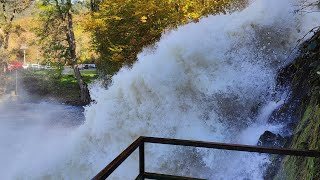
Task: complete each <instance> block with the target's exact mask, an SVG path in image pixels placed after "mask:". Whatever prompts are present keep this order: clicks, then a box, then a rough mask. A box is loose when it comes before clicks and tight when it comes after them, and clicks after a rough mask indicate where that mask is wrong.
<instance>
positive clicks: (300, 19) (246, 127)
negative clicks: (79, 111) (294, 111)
mask: <svg viewBox="0 0 320 180" xmlns="http://www.w3.org/2000/svg"><path fill="white" fill-rule="evenodd" d="M298 4H299V1H294V0H291V1H290V0H281V1H279V0H256V1H253V2H252V3H251V5H249V6H248V7H247V8H246V9H244V10H242V11H241V12H234V13H231V14H226V15H216V16H209V17H207V18H203V19H201V20H200V22H198V23H190V24H188V25H185V26H182V27H180V28H178V29H177V30H174V31H171V32H168V33H166V34H164V35H163V36H162V39H161V40H160V41H159V42H158V43H157V44H156V49H155V50H153V51H152V52H150V51H147V50H146V51H145V52H142V53H141V54H140V55H139V57H138V58H139V60H138V62H137V63H136V64H135V65H134V66H133V67H132V68H131V69H127V68H123V69H122V70H121V71H120V72H119V73H118V74H117V75H115V76H114V77H113V79H112V84H111V85H110V86H109V87H108V89H107V90H106V89H104V88H102V87H99V86H92V88H91V93H92V96H93V98H94V99H95V100H96V103H94V104H92V105H90V106H88V107H86V108H85V122H84V123H83V124H82V125H79V126H78V127H77V128H75V127H74V126H73V125H71V126H70V124H69V125H68V123H67V126H65V125H63V124H64V123H63V122H61V121H59V122H58V123H57V122H54V123H53V124H55V125H54V126H50V125H52V121H50V120H49V122H48V121H47V120H46V119H45V118H41V119H38V118H35V120H32V121H34V122H31V123H29V122H28V123H26V122H25V121H23V120H20V119H19V118H18V120H17V121H16V120H12V121H8V119H6V117H7V116H6V112H4V113H3V114H2V115H0V117H1V124H2V123H3V124H5V126H1V128H4V131H1V132H0V137H1V153H0V154H1V155H0V157H1V159H3V158H5V160H6V161H2V162H1V164H0V167H1V170H2V172H1V174H4V175H5V177H6V178H8V179H89V178H91V177H92V176H94V175H95V174H96V173H97V172H98V171H99V170H101V169H102V168H103V167H104V166H105V165H106V164H107V163H109V162H110V161H111V160H112V159H113V158H114V157H116V156H117V155H118V154H119V153H120V152H121V151H122V150H124V149H125V148H126V147H127V146H128V145H129V144H130V143H131V142H132V141H133V140H135V139H136V138H137V137H139V136H142V135H143V136H158V137H170V138H182V139H194V140H204V141H217V142H232V143H242V144H253V145H254V144H256V143H257V141H258V138H259V136H260V135H261V134H262V133H263V132H264V131H265V130H271V131H274V132H279V130H280V129H281V126H280V125H279V126H272V125H269V124H267V119H268V117H269V116H270V114H271V113H272V111H273V110H275V109H276V108H278V107H279V106H281V104H282V103H283V101H284V98H283V97H286V92H275V84H276V82H275V77H276V73H277V71H278V70H279V69H280V68H281V67H283V66H284V65H285V64H286V63H288V62H289V61H290V59H289V60H288V59H287V57H288V56H289V54H290V52H291V50H292V48H293V47H294V46H295V45H296V41H297V40H298V39H299V38H300V37H302V36H303V35H304V34H305V33H306V32H307V31H308V30H309V29H311V28H312V27H314V26H316V25H317V24H319V22H320V21H319V17H320V16H319V14H318V13H308V14H305V15H301V14H297V13H294V12H295V9H296V8H297V6H296V5H298ZM32 106H33V105H32ZM19 108H23V107H19ZM58 108H61V107H58ZM62 108H63V109H61V112H65V108H66V107H65V106H63V107H62ZM32 111H33V110H32ZM59 111H60V110H59ZM44 113H46V112H44ZM48 113H49V114H50V112H48ZM53 113H54V112H53ZM57 114H60V113H57ZM3 117H5V118H4V119H6V120H3ZM13 117H16V116H15V115H14V116H13ZM32 117H33V116H32ZM35 117H37V116H35ZM46 117H50V115H46ZM13 119H16V118H13ZM61 119H74V117H73V116H71V117H61ZM16 123H22V124H23V125H22V127H21V126H15V124H16ZM39 123H40V124H41V125H40V128H39V127H38V126H39ZM30 124H33V125H32V126H31V125H30ZM57 124H58V125H57ZM71 124H72V123H71ZM7 126H8V127H11V128H5V127H7ZM25 132H26V133H25ZM279 133H281V132H279ZM33 136H34V137H33ZM30 137H31V138H30ZM33 138H35V139H33ZM24 141H26V143H25V142H24ZM29 141H30V142H29ZM22 142H23V143H22ZM3 143H4V145H3V146H2V144H3ZM20 143H21V144H20ZM146 154H147V155H146V161H147V164H146V169H147V171H152V172H159V173H169V174H176V175H184V176H193V177H200V178H201V177H202V178H209V179H254V180H256V179H262V178H263V172H264V170H265V167H266V165H267V164H268V163H269V158H268V156H266V155H259V154H254V153H239V152H225V151H220V150H219V151H218V150H207V149H201V148H181V147H168V146H164V145H148V146H147V147H146ZM2 156H3V157H2ZM137 164H138V162H137V155H136V154H135V155H134V156H133V157H132V158H130V159H129V160H128V161H127V162H126V163H125V164H124V165H123V166H121V168H120V169H119V170H117V171H116V173H115V174H114V175H113V176H112V179H134V178H135V176H136V175H137V172H138V167H137Z"/></svg>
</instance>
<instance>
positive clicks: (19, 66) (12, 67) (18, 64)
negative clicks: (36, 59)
mask: <svg viewBox="0 0 320 180" xmlns="http://www.w3.org/2000/svg"><path fill="white" fill-rule="evenodd" d="M8 69H9V70H18V69H23V63H21V62H19V61H13V62H12V63H11V64H9V66H8Z"/></svg>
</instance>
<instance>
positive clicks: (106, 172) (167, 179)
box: [92, 137, 320, 180]
mask: <svg viewBox="0 0 320 180" xmlns="http://www.w3.org/2000/svg"><path fill="white" fill-rule="evenodd" d="M145 143H153V144H167V145H178V146H190V147H201V148H210V149H223V150H231V151H246V152H257V153H268V154H279V155H291V156H304V157H317V158H319V157H320V152H319V151H313V150H293V149H281V148H268V147H259V146H248V145H240V144H226V143H215V142H204V141H191V140H181V139H168V138H155V137H139V138H138V139H137V140H135V141H134V142H133V143H132V144H131V145H130V146H129V147H127V149H125V150H124V151H123V152H122V153H121V154H120V155H119V156H118V157H116V158H115V159H114V160H113V161H112V162H111V163H110V164H109V165H107V166H106V167H105V168H104V169H103V170H101V171H100V172H99V173H98V174H97V175H96V176H95V177H94V178H92V179H93V180H102V179H106V178H107V177H109V176H110V175H111V173H112V172H113V171H114V170H115V169H116V168H118V167H119V165H120V164H122V163H123V162H124V161H125V160H126V159H127V158H128V157H129V156H130V155H131V154H132V153H133V152H134V151H135V150H136V149H137V148H138V147H139V175H138V176H137V177H136V180H143V179H156V180H187V179H188V180H199V178H191V177H182V176H173V175H167V174H158V173H150V172H145V153H144V146H145Z"/></svg>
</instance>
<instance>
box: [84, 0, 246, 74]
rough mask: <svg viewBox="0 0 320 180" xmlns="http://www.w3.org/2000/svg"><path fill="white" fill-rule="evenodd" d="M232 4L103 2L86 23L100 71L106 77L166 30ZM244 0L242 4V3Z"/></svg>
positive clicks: (205, 0) (217, 0) (203, 0)
mask: <svg viewBox="0 0 320 180" xmlns="http://www.w3.org/2000/svg"><path fill="white" fill-rule="evenodd" d="M234 1H235V0H167V1H163V0H161V1H159V0H140V1H132V0H105V1H102V2H101V3H100V5H99V10H98V11H95V12H93V13H92V16H91V19H90V20H89V21H88V23H87V28H88V30H89V31H92V32H93V39H94V44H95V46H96V49H97V51H98V52H99V53H100V54H101V60H100V61H99V67H100V70H103V71H106V73H108V74H113V73H114V72H117V71H118V70H119V68H121V67H122V66H123V65H131V64H132V63H134V62H135V60H136V57H137V54H138V53H139V52H140V51H141V50H142V49H143V47H145V46H148V45H151V44H153V43H155V42H156V41H157V40H159V38H160V36H161V33H162V32H164V31H165V30H166V29H170V28H175V27H177V26H178V25H181V24H185V23H187V22H190V21H198V20H199V18H200V17H201V16H206V15H209V14H215V13H221V12H224V9H225V8H229V7H230V6H231V4H232V2H234ZM244 1H245V0H242V1H241V2H242V3H243V2H244Z"/></svg>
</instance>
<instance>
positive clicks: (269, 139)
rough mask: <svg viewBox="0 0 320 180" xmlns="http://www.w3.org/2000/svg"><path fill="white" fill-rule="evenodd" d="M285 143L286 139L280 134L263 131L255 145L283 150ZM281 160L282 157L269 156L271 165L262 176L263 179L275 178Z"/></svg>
mask: <svg viewBox="0 0 320 180" xmlns="http://www.w3.org/2000/svg"><path fill="white" fill-rule="evenodd" d="M287 141H288V139H287V138H285V137H282V136H281V135H280V134H274V133H272V132H270V131H265V132H264V133H263V134H262V135H261V136H260V138H259V141H258V143H257V145H258V146H264V147H277V148H283V147H284V146H285V145H286V142H287ZM282 158H283V157H282V156H279V155H272V156H271V163H270V164H269V165H268V167H267V169H266V171H265V173H264V175H263V179H265V180H272V179H273V178H274V177H275V176H276V174H277V172H278V170H279V169H280V164H281V161H282Z"/></svg>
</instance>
